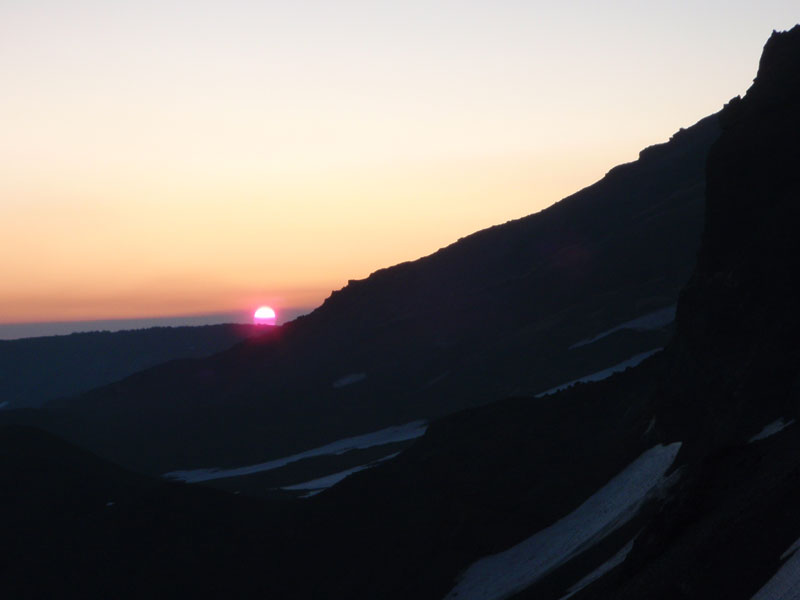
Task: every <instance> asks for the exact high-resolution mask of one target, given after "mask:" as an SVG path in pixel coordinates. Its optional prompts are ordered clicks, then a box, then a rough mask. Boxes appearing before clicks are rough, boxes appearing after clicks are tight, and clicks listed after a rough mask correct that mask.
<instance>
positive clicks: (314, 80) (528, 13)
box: [0, 0, 796, 323]
mask: <svg viewBox="0 0 800 600" xmlns="http://www.w3.org/2000/svg"><path fill="white" fill-rule="evenodd" d="M285 4H286V3H271V2H264V3H258V4H257V3H252V2H244V1H243V0H236V1H232V2H227V3H217V2H192V3H190V2H188V1H178V0H172V1H164V2H158V3H156V2H136V3H133V2H130V3H124V2H120V3H108V2H100V1H99V0H98V1H89V0H87V1H83V2H76V3H63V2H55V1H36V0H32V1H30V2H21V1H19V2H18V1H10V2H4V3H3V4H2V5H1V6H0V78H2V81H3V82H4V84H3V87H4V92H3V94H2V95H1V96H0V115H2V117H3V127H2V131H3V133H2V140H1V141H0V323H4V322H5V323H10V322H23V321H55V320H71V319H75V320H85V319H105V318H128V317H144V316H167V315H186V314H199V313H208V312H218V311H231V310H242V309H247V308H248V307H255V306H256V305H258V304H272V305H274V306H276V308H278V309H280V308H282V307H297V306H315V305H317V304H319V303H320V302H321V301H322V300H323V299H324V298H325V297H326V296H327V295H328V294H329V293H330V291H331V290H332V289H336V288H339V287H341V286H343V285H344V284H345V283H346V282H347V280H348V279H354V278H362V277H365V276H367V275H368V274H369V273H370V272H372V271H374V270H376V269H378V268H380V267H384V266H388V265H391V264H395V263H397V262H401V261H404V260H410V259H414V258H417V257H419V256H422V255H425V254H428V253H430V252H433V251H435V250H436V249H438V248H440V247H442V246H444V245H447V244H449V243H451V242H453V241H455V240H456V239H457V238H459V237H461V236H464V235H466V234H469V233H471V232H473V231H475V230H478V229H481V228H484V227H487V226H490V225H493V224H496V223H500V222H503V221H506V220H508V219H512V218H517V217H521V216H524V215H526V214H529V213H531V212H535V211H537V210H540V209H541V208H544V207H545V206H548V205H549V204H551V203H553V202H554V201H556V200H558V199H560V198H561V197H563V196H566V195H568V194H569V193H572V192H574V191H576V190H577V189H579V188H581V187H583V186H585V185H588V184H590V183H592V182H593V181H594V180H596V179H598V178H600V177H601V176H602V175H603V174H604V173H605V172H606V171H607V170H608V169H609V168H611V167H612V166H614V165H615V164H617V163H620V162H625V161H630V160H633V159H635V158H636V156H637V154H638V151H639V150H640V149H641V148H643V147H644V146H647V145H650V144H653V143H657V142H660V141H665V140H666V139H667V138H668V137H669V136H670V135H671V134H672V133H673V132H674V131H675V130H677V129H678V128H679V127H681V126H688V125H691V124H692V123H694V122H695V121H696V120H698V119H700V118H702V117H703V116H705V115H707V114H709V113H711V112H714V111H716V110H718V109H719V108H720V107H721V106H722V104H723V103H724V102H726V101H727V100H728V99H729V98H730V97H731V96H733V95H735V94H740V93H743V92H744V90H745V89H746V88H747V86H748V84H749V82H750V81H751V79H752V77H753V76H754V75H755V69H756V66H757V60H758V56H759V53H760V49H761V46H762V45H763V43H764V41H765V40H766V39H767V37H768V36H769V33H770V31H771V30H772V29H773V28H778V29H784V28H787V27H789V26H791V25H792V24H793V23H792V21H791V19H793V18H795V17H794V15H793V13H794V10H793V7H792V6H791V5H793V3H790V2H785V1H774V2H766V3H763V4H760V5H759V7H758V9H757V10H756V9H755V8H751V7H749V6H747V5H746V4H745V3H741V5H739V4H736V3H733V4H731V3H726V4H725V6H726V7H727V8H726V11H725V15H724V18H723V17H722V16H720V12H719V10H717V8H718V7H717V8H714V7H713V6H711V3H709V6H708V7H707V8H699V9H698V8H697V7H696V6H695V5H691V6H694V8H692V9H689V8H688V7H689V6H690V5H689V4H688V3H683V2H676V3H674V5H670V6H668V7H662V8H661V9H660V10H661V11H662V12H661V13H660V14H653V13H652V10H650V11H645V10H643V9H641V8H636V6H638V5H632V4H631V3H626V2H616V3H608V4H607V5H605V6H603V7H602V10H599V9H597V8H595V7H596V4H593V3H582V2H577V3H574V4H570V3H566V4H565V5H564V6H563V7H561V8H559V7H552V6H549V4H548V5H546V6H545V5H544V4H540V3H537V2H532V3H528V4H526V5H522V4H523V3H511V2H509V3H502V2H501V3H496V2H493V3H489V2H462V3H458V4H454V3H446V2H442V3H437V2H434V3H429V2H428V3H422V2H409V3H404V4H402V5H400V4H401V3H382V2H373V3H365V2H354V1H345V2H342V3H337V4H336V8H335V9H334V8H331V6H332V5H331V3H323V2H310V3H308V4H307V5H304V7H303V10H300V8H297V7H296V8H293V7H287V6H285ZM576 7H580V8H581V10H579V11H578V10H576ZM795 8H796V7H795ZM687 10H688V11H689V13H687V12H686V11H687ZM687 14H691V15H692V17H693V18H692V20H691V22H690V23H689V24H687V23H686V16H687Z"/></svg>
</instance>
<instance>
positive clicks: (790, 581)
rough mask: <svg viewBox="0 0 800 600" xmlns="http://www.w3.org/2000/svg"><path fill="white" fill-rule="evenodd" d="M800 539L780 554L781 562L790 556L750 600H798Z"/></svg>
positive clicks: (799, 597)
mask: <svg viewBox="0 0 800 600" xmlns="http://www.w3.org/2000/svg"><path fill="white" fill-rule="evenodd" d="M798 548H800V539H799V540H797V541H795V543H794V544H792V545H791V546H789V548H788V550H786V552H784V553H783V554H781V560H784V559H785V558H786V557H788V556H791V558H789V560H787V561H786V562H785V563H783V565H781V568H780V569H778V572H777V573H775V575H773V576H772V578H771V579H770V580H769V581H767V583H765V584H764V587H762V588H761V589H760V590H758V591H757V592H756V595H755V596H753V598H752V600H800V553H798V552H797V549H798Z"/></svg>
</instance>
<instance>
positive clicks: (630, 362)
mask: <svg viewBox="0 0 800 600" xmlns="http://www.w3.org/2000/svg"><path fill="white" fill-rule="evenodd" d="M659 350H662V348H653V349H652V350H648V351H647V352H642V353H641V354H636V355H635V356H631V357H630V358H628V359H626V360H623V361H622V362H621V363H617V364H616V365H613V366H611V367H608V368H607V369H603V370H602V371H598V372H597V373H592V374H591V375H584V376H583V377H581V378H579V379H573V380H572V381H568V382H567V383H562V384H561V385H557V386H556V387H554V388H550V389H549V390H546V391H544V392H541V393H539V394H536V397H537V398H541V397H542V396H549V395H550V394H555V393H556V392H560V391H561V390H565V389H567V388H568V387H571V386H573V385H575V384H576V383H588V382H590V381H601V380H603V379H608V378H609V377H611V376H612V375H613V374H614V373H619V372H621V371H624V370H625V369H627V368H629V367H635V366H636V365H638V364H639V363H640V362H642V361H643V360H644V359H646V358H649V357H651V356H653V354H655V353H656V352H658V351H659Z"/></svg>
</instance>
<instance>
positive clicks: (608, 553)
mask: <svg viewBox="0 0 800 600" xmlns="http://www.w3.org/2000/svg"><path fill="white" fill-rule="evenodd" d="M720 121H721V124H722V134H721V136H720V138H719V140H718V141H717V142H716V143H715V144H714V145H713V147H712V149H711V151H710V153H709V156H708V162H707V181H708V191H707V220H706V225H705V230H704V233H703V245H702V248H701V251H700V254H699V259H698V264H697V266H696V268H695V269H694V271H693V273H692V275H691V277H690V278H689V283H688V284H687V285H686V287H685V288H684V290H683V292H682V293H681V296H680V300H679V304H678V310H677V324H676V329H675V333H674V336H673V337H672V338H671V340H670V341H669V343H668V344H667V347H666V348H665V350H664V351H663V352H660V353H658V354H656V355H654V356H652V357H650V358H649V359H648V360H646V361H644V362H643V363H642V364H641V365H640V366H638V367H637V368H635V369H630V370H627V371H625V372H624V373H620V374H617V375H614V376H612V377H610V378H609V379H607V380H605V381H602V382H599V383H593V384H586V385H576V386H575V387H573V388H570V389H568V390H566V391H563V392H561V393H559V394H557V395H553V396H542V397H538V398H534V397H519V398H510V399H506V400H502V401H499V402H495V403H491V404H486V405H483V406H478V407H472V408H469V409H467V410H464V411H460V412H457V413H454V414H451V415H449V416H446V417H443V418H441V419H438V420H436V421H435V422H433V423H432V424H431V426H430V428H429V430H428V432H427V433H426V434H425V436H424V437H422V438H420V439H419V440H417V441H416V442H415V443H413V444H412V445H411V446H410V447H408V448H407V449H406V450H405V451H403V452H402V453H401V454H400V455H399V456H397V457H396V458H394V459H393V460H390V461H386V462H384V463H383V464H381V465H380V466H376V467H374V468H371V469H367V470H365V471H363V472H361V473H357V474H355V475H352V476H351V477H348V478H347V479H345V480H344V481H343V482H342V483H340V484H339V485H336V486H334V487H333V488H331V489H330V490H328V491H327V492H324V493H322V494H319V495H317V496H314V497H311V498H308V499H304V500H288V499H285V498H282V497H280V496H276V497H274V498H271V499H265V498H259V499H255V498H244V497H241V496H233V495H229V494H224V493H221V492H218V491H214V490H207V489H204V488H202V487H198V486H186V485H184V486H178V485H175V484H170V483H165V482H163V481H157V480H154V479H149V478H147V477H144V476H140V475H133V474H130V473H127V472H125V471H123V470H122V469H119V468H118V467H114V466H113V465H110V464H108V463H105V462H103V461H101V460H99V459H97V458H95V457H93V456H91V455H89V454H88V453H86V452H84V451H81V450H77V449H75V448H71V447H69V446H68V445H66V444H64V443H63V442H61V441H60V440H58V439H56V438H53V437H52V436H50V435H49V434H43V433H41V432H37V431H35V430H31V429H26V428H19V427H3V428H0V461H1V462H0V467H1V468H2V473H0V477H2V481H3V482H4V483H6V484H7V487H6V488H3V490H2V493H0V500H2V502H3V504H2V505H0V511H1V514H4V515H11V516H12V518H11V519H10V520H6V523H7V524H6V525H5V527H6V529H10V531H11V535H9V536H4V540H9V542H8V543H6V544H4V548H3V551H4V552H5V556H4V557H3V560H2V561H0V569H2V575H3V577H0V589H2V590H3V591H4V592H5V591H6V590H8V591H10V592H12V593H16V594H17V595H22V594H23V593H24V594H25V595H28V596H36V595H40V596H45V597H47V596H51V597H52V595H53V593H54V591H61V592H62V593H61V594H60V595H64V593H63V592H64V590H65V589H66V590H72V589H73V588H72V587H69V585H83V588H74V589H78V592H79V593H78V594H77V595H81V596H83V597H86V596H94V597H104V596H106V597H107V596H108V595H113V596H116V597H124V596H126V595H128V596H134V597H153V596H172V597H174V596H176V595H181V594H182V595H186V594H193V595H195V596H209V597H211V596H215V595H217V596H218V595H220V594H224V595H227V596H233V597H237V596H238V597H242V596H244V597H276V598H321V597H324V598H365V599H366V598H384V599H394V598H396V599H400V598H404V599H405V598H416V599H425V598H431V599H433V598H437V599H441V598H459V599H460V600H463V599H465V598H466V599H471V598H510V597H513V598H537V599H551V598H552V599H560V598H564V597H567V596H568V595H569V597H571V598H576V599H578V600H586V599H595V598H598V599H599V598H615V599H616V598H645V597H646V598H664V599H666V598H670V599H672V598H726V599H727V598H730V599H732V600H738V599H743V600H744V599H750V598H754V599H756V600H766V599H778V598H789V597H794V596H793V595H791V594H789V592H791V591H792V590H795V589H797V588H798V587H799V586H800V562H798V561H799V560H800V558H798V556H799V555H797V554H795V551H796V547H797V546H798V545H800V543H798V542H800V540H798V538H800V513H798V511H797V508H796V507H797V504H798V501H800V476H799V475H800V429H798V425H797V424H796V423H794V419H796V418H797V417H798V400H800V396H798V391H800V385H799V382H800V349H798V345H797V343H796V340H797V339H798V336H799V335H800V316H798V314H797V310H796V299H797V292H796V290H795V286H794V285H793V279H794V278H795V276H796V275H795V274H796V273H797V272H798V266H800V265H798V261H800V239H799V238H798V237H797V236H796V232H797V229H798V226H800V206H799V205H798V198H799V197H800V171H798V169H797V168H796V167H797V165H798V164H800V146H798V145H797V143H796V139H797V133H798V132H800V26H797V27H795V28H794V29H792V30H791V31H789V32H785V33H780V34H779V33H774V34H773V36H772V37H771V38H770V40H769V41H768V43H767V45H766V47H765V50H764V55H763V57H762V60H761V63H760V66H759V73H758V77H757V78H756V80H755V83H754V84H753V86H752V87H751V89H750V90H749V91H748V93H747V95H746V96H745V97H744V98H743V99H741V100H738V99H737V100H734V101H732V102H731V103H730V104H729V105H728V106H727V107H726V108H725V110H724V111H723V112H722V114H721V118H720ZM290 329H291V328H290ZM595 333H597V332H595ZM283 334H284V336H285V338H284V339H286V340H288V339H289V337H290V331H289V330H284V331H283ZM291 335H295V334H293V333H292V334H291ZM296 335H300V334H299V333H298V334H296ZM609 337H611V336H609ZM574 341H575V340H573V341H572V342H571V343H572V344H574ZM589 345H592V344H589ZM276 346H277V344H276V343H275V342H269V343H265V344H264V345H263V346H257V345H251V344H247V345H245V346H242V347H240V348H239V349H237V350H236V351H235V352H232V353H226V354H224V355H222V356H221V357H218V358H217V359H215V360H231V361H233V360H234V357H235V359H236V360H242V359H241V356H248V355H255V356H259V357H262V358H263V353H265V352H267V351H268V350H269V349H270V348H273V349H274V348H275V347H276ZM272 351H273V352H274V350H272ZM248 353H250V354H248ZM187 364H190V365H191V364H194V363H187ZM165 368H166V367H165ZM170 368H172V367H170ZM186 372H187V373H188V374H191V373H193V371H192V369H188V370H187V371H186ZM151 376H152V375H147V374H145V375H143V376H142V377H151ZM6 490H13V491H14V492H13V493H9V492H7V491H6ZM112 496H113V498H112ZM115 498H116V499H117V500H119V504H120V505H121V506H123V507H124V508H123V510H121V511H120V513H118V514H115V513H114V512H113V509H114V508H115V506H116V500H115ZM109 501H113V502H115V504H113V505H111V506H106V505H107V504H108V502H109ZM101 503H102V504H103V507H102V508H103V511H106V510H107V511H109V512H102V511H101V510H100V508H99V505H100V504H101ZM14 523H22V524H23V525H22V526H21V527H19V528H18V529H15V528H14V525H13V524H14ZM9 524H11V525H10V526H9ZM32 557H35V558H32ZM38 557H42V560H41V561H40V560H37V558H38ZM487 561H488V562H487ZM43 565H46V566H47V567H52V568H42V566H43ZM65 583H66V585H65ZM109 590H111V594H109ZM81 592H82V593H81ZM456 593H457V595H456ZM787 594H788V595H787Z"/></svg>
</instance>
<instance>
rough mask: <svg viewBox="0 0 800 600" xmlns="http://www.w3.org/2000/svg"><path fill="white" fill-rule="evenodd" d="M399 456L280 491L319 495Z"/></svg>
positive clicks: (395, 454) (392, 456)
mask: <svg viewBox="0 0 800 600" xmlns="http://www.w3.org/2000/svg"><path fill="white" fill-rule="evenodd" d="M398 454H400V453H399V452H395V453H394V454H390V455H389V456H384V457H383V458H381V459H380V460H376V461H373V462H371V463H369V464H366V465H359V466H358V467H353V468H351V469H347V470H345V471H339V472H338V473H332V474H331V475H325V476H324V477H319V478H317V479H312V480H311V481H305V482H303V483H296V484H294V485H285V486H283V487H282V488H281V489H283V490H313V491H314V493H319V492H321V491H322V490H326V489H328V488H329V487H332V486H334V485H336V484H337V483H339V482H340V481H342V480H343V479H345V478H347V477H349V476H350V475H352V474H353V473H358V472H359V471H363V470H365V469H369V468H370V467H374V466H376V465H378V464H379V463H382V462H384V461H386V460H391V459H392V458H394V457H395V456H397V455H398ZM312 495H314V494H305V495H304V496H303V498H307V497H309V496H312Z"/></svg>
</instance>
